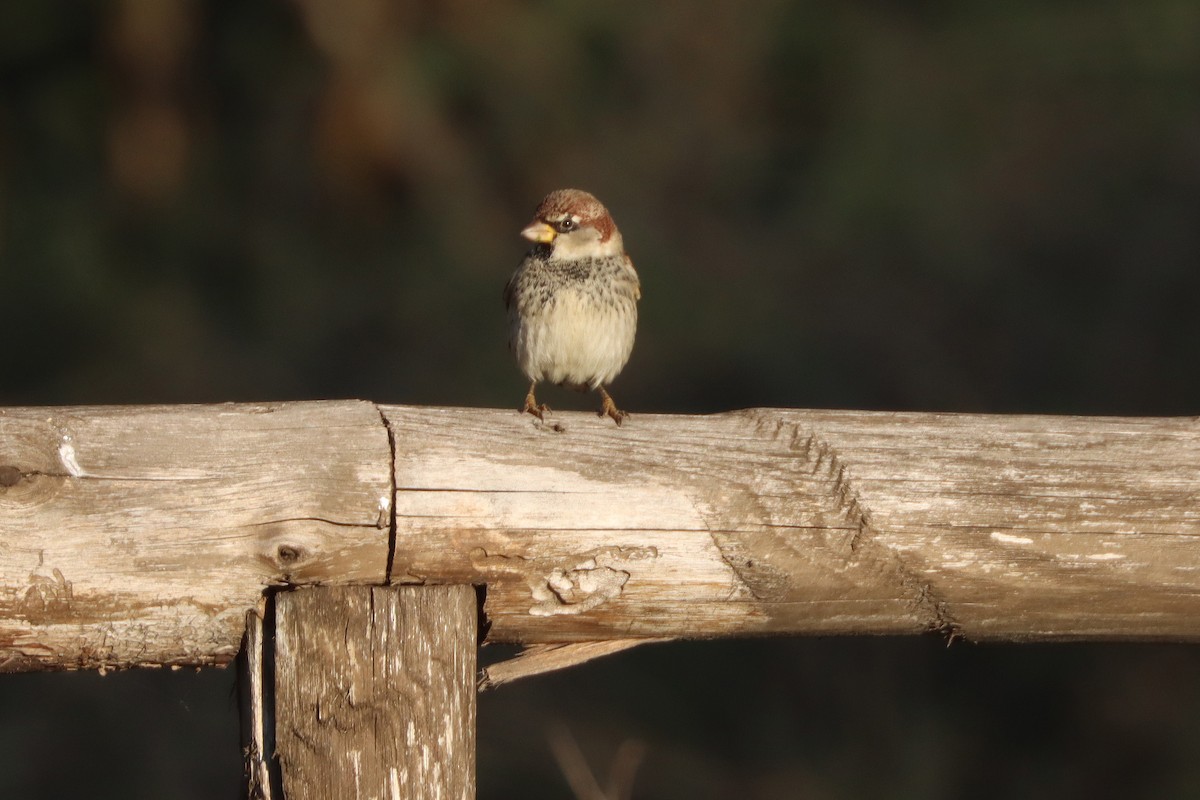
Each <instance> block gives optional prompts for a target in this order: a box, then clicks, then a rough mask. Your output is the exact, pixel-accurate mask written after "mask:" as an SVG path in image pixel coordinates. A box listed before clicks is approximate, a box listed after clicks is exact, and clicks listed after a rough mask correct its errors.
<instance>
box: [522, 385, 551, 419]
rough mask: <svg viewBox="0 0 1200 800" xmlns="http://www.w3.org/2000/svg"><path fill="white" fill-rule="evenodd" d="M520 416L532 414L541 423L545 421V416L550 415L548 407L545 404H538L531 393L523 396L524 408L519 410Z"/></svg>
mask: <svg viewBox="0 0 1200 800" xmlns="http://www.w3.org/2000/svg"><path fill="white" fill-rule="evenodd" d="M521 413H522V414H533V415H534V416H535V417H537V418H538V419H540V420H541V421H542V422H545V421H546V416H545V415H546V414H549V413H550V406H548V405H546V404H545V403H539V402H538V401H537V398H535V397H534V396H533V393H532V392H531V393H530V394H528V395H526V396H525V407H524V408H522V409H521Z"/></svg>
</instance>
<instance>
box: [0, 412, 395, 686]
mask: <svg viewBox="0 0 1200 800" xmlns="http://www.w3.org/2000/svg"><path fill="white" fill-rule="evenodd" d="M390 472H391V449H390V446H389V443H388V437H387V431H386V429H385V428H384V426H383V424H382V422H381V420H380V417H379V412H378V410H377V408H376V407H375V406H374V405H372V404H371V403H364V402H354V401H347V402H333V403H283V404H263V405H217V406H158V407H104V408H82V407H80V408H27V409H20V408H16V409H12V408H10V409H0V670H29V669H44V668H57V669H62V668H68V669H72V668H77V669H107V668H114V667H127V666H134V665H162V664H189V665H194V664H221V663H225V662H227V661H229V660H230V659H232V658H233V657H234V655H235V654H236V653H237V649H238V646H239V642H240V640H241V637H242V632H243V629H244V620H245V615H246V611H247V610H248V609H252V608H254V607H255V606H256V604H257V603H258V601H259V598H260V597H261V595H262V592H263V589H264V587H267V586H271V585H279V584H287V583H308V582H326V583H338V582H350V583H383V582H384V581H385V571H386V570H385V565H386V563H387V552H388V538H389V525H390V521H391V505H390V503H391V474H390Z"/></svg>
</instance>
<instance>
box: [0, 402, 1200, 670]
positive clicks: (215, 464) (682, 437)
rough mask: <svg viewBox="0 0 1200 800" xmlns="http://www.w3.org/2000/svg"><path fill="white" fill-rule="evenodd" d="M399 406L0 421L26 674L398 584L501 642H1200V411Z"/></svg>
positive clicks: (1, 555)
mask: <svg viewBox="0 0 1200 800" xmlns="http://www.w3.org/2000/svg"><path fill="white" fill-rule="evenodd" d="M380 411H381V408H380V407H378V406H375V405H374V404H371V403H365V402H352V401H347V402H332V403H285V404H274V405H221V406H164V407H109V408H50V409H0V670H3V669H8V670H29V669H47V668H60V669H61V668H67V669H70V668H84V669H106V668H114V667H127V666H134V665H139V664H150V665H153V664H172V665H183V664H189V665H196V664H219V663H224V662H226V661H228V660H229V659H231V658H232V657H233V655H234V653H235V652H236V650H237V647H238V643H239V640H240V637H241V634H242V630H243V626H244V615H245V612H246V611H247V610H249V609H252V608H254V607H255V606H256V605H257V602H258V600H259V597H260V596H261V594H262V592H263V590H264V588H265V587H268V586H278V585H302V584H313V583H322V584H350V585H354V584H357V585H367V584H371V585H383V584H386V583H387V582H388V580H389V571H388V565H389V563H391V565H392V569H391V576H390V577H391V579H392V580H395V581H400V582H407V583H421V582H425V583H464V584H465V583H470V584H476V585H479V584H486V586H487V603H486V611H487V616H488V619H489V621H490V629H489V633H488V636H489V639H490V640H493V641H507V642H521V643H556V642H577V641H600V640H607V641H613V640H620V639H626V638H641V637H676V636H687V637H709V636H733V635H748V634H774V633H779V634H783V633H788V634H801V633H817V634H828V633H843V634H861V633H916V632H921V631H927V630H938V631H942V632H944V633H945V634H947V635H951V636H965V637H969V638H976V639H988V638H1000V639H1072V638H1075V639H1082V638H1087V639H1114V638H1117V639H1120V638H1140V639H1168V640H1190V641H1200V419H1197V418H1175V419H1117V418H1087V417H1038V416H986V415H956V414H887V413H870V412H855V411H840V412H836V411H787V410H773V409H756V410H751V411H742V412H734V413H729V414H717V415H713V416H705V417H696V416H659V415H646V414H638V415H636V416H634V417H632V418H631V419H630V420H629V421H628V423H627V424H626V425H624V426H622V427H620V428H618V427H616V426H614V425H612V424H611V423H608V424H605V423H606V422H607V421H606V420H601V419H597V418H596V417H595V416H593V415H591V414H586V413H555V414H554V415H552V416H551V417H550V419H549V422H548V424H542V423H540V422H538V421H536V420H534V419H533V418H531V417H529V416H528V415H520V414H517V413H516V412H514V411H511V410H486V409H453V408H418V407H402V406H390V407H383V408H382V411H383V412H384V415H385V416H386V419H387V425H385V421H384V418H383V416H381V414H380ZM389 425H390V430H389V427H388V426H389ZM389 434H390V436H389ZM389 438H390V439H391V440H392V441H389ZM393 442H394V448H395V451H396V455H395V457H394V458H393V453H392V443H393ZM393 507H394V508H395V509H396V512H397V513H396V514H395V516H394V517H393ZM393 524H394V526H395V529H396V531H395V539H396V544H395V548H394V551H392V550H389V532H390V531H389V529H390V528H391V527H392V526H393ZM389 557H390V561H389ZM562 655H563V654H562V653H558V654H557V655H556V657H561V656H562Z"/></svg>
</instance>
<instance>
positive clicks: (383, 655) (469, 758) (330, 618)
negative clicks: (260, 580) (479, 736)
mask: <svg viewBox="0 0 1200 800" xmlns="http://www.w3.org/2000/svg"><path fill="white" fill-rule="evenodd" d="M477 613H478V612H477V608H476V601H475V591H474V589H472V588H471V587H470V586H400V587H373V588H372V587H349V586H348V587H328V588H327V587H319V588H306V589H300V590H297V591H294V592H283V593H280V594H279V595H277V597H276V633H275V676H276V677H275V709H276V718H275V736H276V749H277V752H278V754H279V764H280V769H281V771H282V773H283V790H284V795H285V796H286V797H288V798H289V800H305V798H319V799H320V800H340V799H341V798H346V800H358V798H364V797H377V798H387V800H400V799H401V798H429V800H435V799H436V800H442V799H443V798H444V799H445V800H450V799H451V798H453V799H454V800H459V799H460V798H466V799H469V798H472V797H474V796H475V651H476V644H477V642H476V619H477Z"/></svg>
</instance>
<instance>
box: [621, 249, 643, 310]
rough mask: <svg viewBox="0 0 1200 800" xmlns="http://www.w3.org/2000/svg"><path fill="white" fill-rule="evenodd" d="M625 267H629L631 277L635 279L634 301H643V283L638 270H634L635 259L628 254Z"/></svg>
mask: <svg viewBox="0 0 1200 800" xmlns="http://www.w3.org/2000/svg"><path fill="white" fill-rule="evenodd" d="M625 266H627V267H629V275H630V277H631V278H633V299H634V300H641V299H642V281H641V279H640V278H638V274H637V270H636V269H634V268H633V259H632V258H630V257H629V254H628V253H626V254H625Z"/></svg>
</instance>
